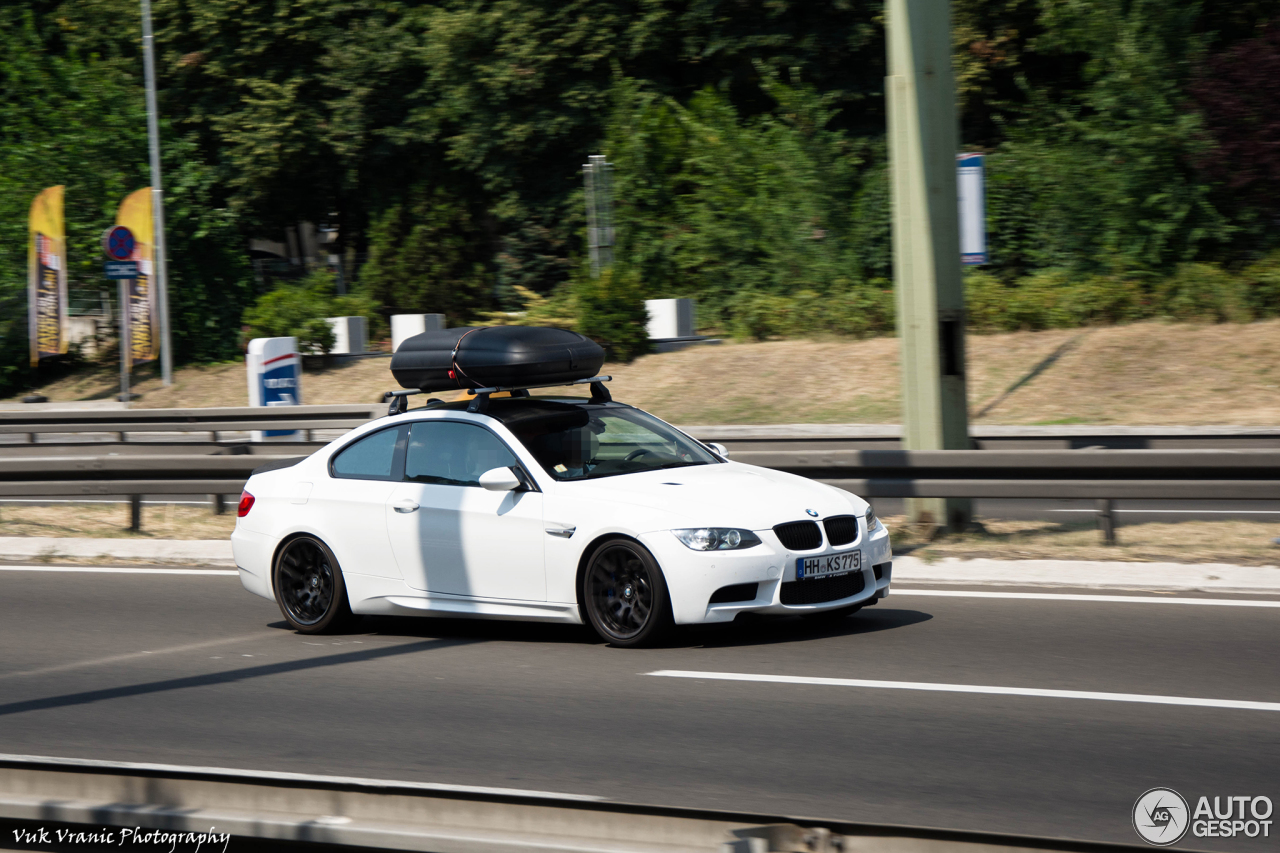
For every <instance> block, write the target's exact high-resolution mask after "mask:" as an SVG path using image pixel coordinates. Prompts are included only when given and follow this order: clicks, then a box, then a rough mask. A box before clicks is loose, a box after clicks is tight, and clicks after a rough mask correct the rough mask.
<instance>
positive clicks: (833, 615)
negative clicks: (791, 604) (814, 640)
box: [800, 604, 862, 628]
mask: <svg viewBox="0 0 1280 853" xmlns="http://www.w3.org/2000/svg"><path fill="white" fill-rule="evenodd" d="M861 609H862V605H861V604H851V605H849V606H848V607H838V608H836V609H835V610H823V611H821V612H818V613H805V614H803V615H802V616H801V617H800V618H802V619H804V620H805V621H806V622H808V623H809V624H810V625H813V626H815V627H818V628H834V627H835V626H836V625H839V624H840V623H841V622H843V621H844V620H845V619H846V618H848V617H850V616H852V615H853V614H855V613H857V612H858V611H859V610H861Z"/></svg>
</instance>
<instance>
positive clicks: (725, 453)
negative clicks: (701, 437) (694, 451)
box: [707, 441, 729, 459]
mask: <svg viewBox="0 0 1280 853" xmlns="http://www.w3.org/2000/svg"><path fill="white" fill-rule="evenodd" d="M707 447H710V448H711V449H712V450H714V451H715V452H716V453H718V454H720V456H721V457H722V458H724V459H728V458H729V450H728V448H726V447H725V446H724V445H723V444H718V443H716V442H714V441H708V442H707Z"/></svg>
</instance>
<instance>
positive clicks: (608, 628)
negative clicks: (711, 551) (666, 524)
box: [582, 538, 672, 648]
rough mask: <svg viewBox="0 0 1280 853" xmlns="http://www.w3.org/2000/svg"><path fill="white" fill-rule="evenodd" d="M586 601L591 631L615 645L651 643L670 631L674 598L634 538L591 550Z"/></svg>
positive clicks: (585, 579) (584, 579)
mask: <svg viewBox="0 0 1280 853" xmlns="http://www.w3.org/2000/svg"><path fill="white" fill-rule="evenodd" d="M582 603H583V609H584V610H586V611H587V619H588V621H590V623H591V627H592V628H594V629H595V631H596V633H597V634H599V635H600V637H601V639H603V640H604V641H605V642H607V643H609V644H611V645H614V646H621V647H623V648H631V647H634V646H643V645H647V644H650V643H653V642H655V641H656V640H658V639H659V638H660V637H661V636H662V635H663V634H665V633H666V632H667V631H668V630H669V629H670V628H671V624H672V619H671V597H670V594H669V593H668V591H667V582H666V580H664V579H663V577H662V570H661V569H660V568H658V561H657V560H655V559H653V555H652V554H650V553H649V551H648V549H646V548H645V547H644V546H642V545H640V544H639V543H637V542H633V541H632V540H630V539H622V538H618V539H609V540H606V541H604V542H602V543H600V545H599V546H598V547H597V548H596V549H595V551H594V552H592V554H591V558H590V559H589V560H587V570H586V571H585V572H583V575H582Z"/></svg>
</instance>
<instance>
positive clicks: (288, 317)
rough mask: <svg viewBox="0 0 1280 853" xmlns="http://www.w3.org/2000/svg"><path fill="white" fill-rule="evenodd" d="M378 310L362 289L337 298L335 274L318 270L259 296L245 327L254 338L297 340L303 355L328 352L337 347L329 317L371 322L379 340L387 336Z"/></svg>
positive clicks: (247, 315)
mask: <svg viewBox="0 0 1280 853" xmlns="http://www.w3.org/2000/svg"><path fill="white" fill-rule="evenodd" d="M377 308H378V305H377V303H376V302H375V301H374V300H373V298H372V297H371V296H369V295H368V294H367V293H365V292H363V291H360V290H357V291H355V292H354V293H351V294H348V295H346V296H335V295H334V280H333V275H332V274H331V273H329V272H328V271H326V270H317V271H315V272H313V273H311V274H310V275H308V276H307V277H306V278H304V279H302V280H301V281H299V282H297V283H294V284H285V285H282V286H280V287H278V288H276V289H275V290H273V291H271V292H270V293H266V294H263V295H262V296H260V297H258V301H257V302H255V303H254V304H253V305H252V306H251V307H250V308H248V309H247V310H246V311H245V312H244V325H245V327H246V331H247V332H248V333H249V336H250V337H251V338H283V337H295V338H297V339H298V351H299V352H303V353H307V352H319V353H327V352H329V350H330V349H332V348H333V329H332V328H331V327H330V326H329V324H328V323H326V322H325V319H326V318H328V317H364V318H366V320H367V321H368V322H369V323H370V330H369V332H370V336H371V337H372V338H374V339H376V338H377V337H378V336H379V335H382V334H385V330H384V329H383V328H382V327H381V326H380V325H379V324H380V323H381V322H382V321H381V318H380V317H378V314H377Z"/></svg>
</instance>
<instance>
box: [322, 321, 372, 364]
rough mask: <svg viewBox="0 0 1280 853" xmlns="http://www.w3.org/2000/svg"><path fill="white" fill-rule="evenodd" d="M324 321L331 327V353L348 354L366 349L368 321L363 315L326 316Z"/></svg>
mask: <svg viewBox="0 0 1280 853" xmlns="http://www.w3.org/2000/svg"><path fill="white" fill-rule="evenodd" d="M325 322H326V323H328V324H329V328H331V329H333V348H332V349H331V350H329V352H330V353H331V354H333V355H348V354H352V353H360V352H366V351H367V350H368V348H369V341H368V335H367V332H366V329H367V327H368V321H366V320H365V318H364V317H328V318H326V319H325Z"/></svg>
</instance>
